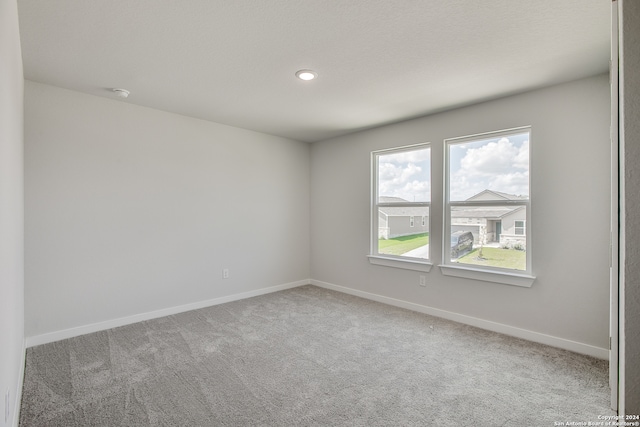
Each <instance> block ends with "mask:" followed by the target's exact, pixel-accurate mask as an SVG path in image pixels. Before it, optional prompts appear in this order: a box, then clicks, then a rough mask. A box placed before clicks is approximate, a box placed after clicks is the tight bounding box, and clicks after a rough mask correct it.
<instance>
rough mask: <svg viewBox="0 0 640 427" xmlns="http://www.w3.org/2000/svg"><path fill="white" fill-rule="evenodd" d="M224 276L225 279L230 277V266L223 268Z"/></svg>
mask: <svg viewBox="0 0 640 427" xmlns="http://www.w3.org/2000/svg"><path fill="white" fill-rule="evenodd" d="M222 278H223V279H228V278H229V269H228V268H223V269H222Z"/></svg>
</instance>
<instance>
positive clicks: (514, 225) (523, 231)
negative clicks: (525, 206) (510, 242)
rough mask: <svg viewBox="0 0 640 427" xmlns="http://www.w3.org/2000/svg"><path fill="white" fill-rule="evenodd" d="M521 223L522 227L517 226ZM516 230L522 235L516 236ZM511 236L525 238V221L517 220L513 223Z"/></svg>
mask: <svg viewBox="0 0 640 427" xmlns="http://www.w3.org/2000/svg"><path fill="white" fill-rule="evenodd" d="M519 222H521V223H522V226H518V223H519ZM518 230H522V234H518ZM513 234H514V235H516V236H525V237H526V236H527V221H525V220H523V219H517V220H515V221H514V222H513Z"/></svg>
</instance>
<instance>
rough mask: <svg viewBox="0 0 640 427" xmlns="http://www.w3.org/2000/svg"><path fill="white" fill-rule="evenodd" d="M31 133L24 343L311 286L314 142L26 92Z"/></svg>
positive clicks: (47, 91) (91, 99)
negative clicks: (302, 283)
mask: <svg viewBox="0 0 640 427" xmlns="http://www.w3.org/2000/svg"><path fill="white" fill-rule="evenodd" d="M131 96H132V97H134V96H135V93H134V94H132V95H131ZM25 124H26V127H25V210H26V215H25V247H26V248H25V282H26V289H25V300H26V301H25V311H26V314H25V330H26V336H27V337H34V336H40V335H42V334H47V333H52V332H56V331H61V330H66V329H69V328H76V327H81V326H85V325H89V324H92V323H96V322H106V321H109V320H112V319H118V318H123V317H127V316H134V315H137V314H140V313H147V312H151V311H155V310H162V309H166V308H170V307H175V306H180V305H184V304H190V303H194V302H199V301H205V300H210V299H215V298H220V297H224V296H229V295H235V294H239V293H244V292H251V291H254V290H257V289H261V288H266V287H269V286H276V285H283V284H288V283H291V282H295V281H299V280H305V279H307V278H308V277H309V195H308V194H309V153H310V148H309V145H308V144H306V143H300V142H296V141H292V140H288V139H284V138H280V137H275V136H270V135H265V134H260V133H256V132H252V131H247V130H242V129H238V128H233V127H229V126H223V125H220V124H216V123H211V122H206V121H202V120H197V119H193V118H188V117H184V116H179V115H175V114H171V113H167V112H162V111H158V110H153V109H150V108H144V107H139V106H135V105H132V104H128V103H127V102H126V101H120V100H116V99H107V98H101V97H95V96H90V95H85V94H81V93H78V92H73V91H68V90H63V89H60V88H56V87H52V86H47V85H42V84H38V83H34V82H30V81H27V82H26V85H25ZM223 268H228V269H229V270H230V278H229V279H226V280H223V279H222V269H223Z"/></svg>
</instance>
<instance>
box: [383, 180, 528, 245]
mask: <svg viewBox="0 0 640 427" xmlns="http://www.w3.org/2000/svg"><path fill="white" fill-rule="evenodd" d="M522 199H523V197H521V196H516V195H513V194H507V193H501V192H499V191H492V190H484V191H481V192H480V193H478V194H476V195H474V196H472V197H470V198H468V199H467V201H492V202H496V201H501V200H505V201H507V200H522ZM380 202H381V203H399V204H400V203H409V202H408V201H407V200H405V199H402V198H400V197H380ZM378 216H379V220H378V226H379V231H378V237H379V238H380V239H392V238H394V237H400V236H408V235H411V234H418V233H427V232H428V231H429V208H428V207H414V206H380V208H379V210H378ZM526 218H527V213H526V208H525V207H524V206H509V205H504V206H499V205H498V206H482V207H470V206H464V207H456V208H454V209H453V210H452V212H451V232H452V233H453V232H456V231H470V232H471V234H473V240H474V243H476V244H479V243H480V238H481V236H483V235H484V236H485V242H484V243H492V242H496V243H499V244H500V245H514V244H517V243H519V244H522V245H523V246H524V245H525V244H526V238H527V237H526V224H525V222H526Z"/></svg>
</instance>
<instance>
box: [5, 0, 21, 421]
mask: <svg viewBox="0 0 640 427" xmlns="http://www.w3.org/2000/svg"><path fill="white" fill-rule="evenodd" d="M0 58H2V59H1V60H0V408H1V409H0V425H1V426H11V425H17V420H18V418H17V416H16V413H17V409H18V406H19V401H20V399H19V394H20V390H21V389H22V372H23V366H24V333H23V331H24V300H23V294H24V260H23V247H24V246H23V243H24V239H23V223H24V222H23V172H22V170H23V169H22V166H23V165H22V163H23V144H22V141H23V133H22V128H23V112H22V107H23V104H22V96H23V89H24V79H23V78H22V53H21V51H20V35H19V31H18V10H17V3H16V1H15V0H0ZM7 392H8V393H9V408H8V409H9V418H8V420H7V421H6V422H5V410H6V409H7V408H5V397H6V393H7Z"/></svg>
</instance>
